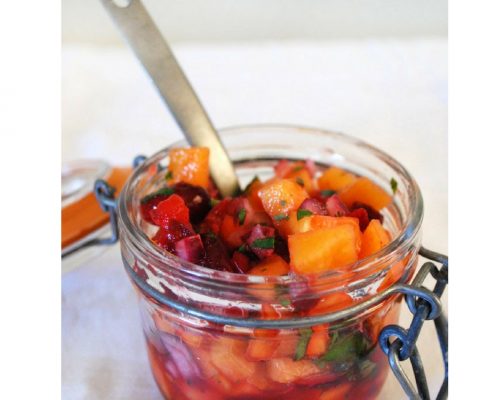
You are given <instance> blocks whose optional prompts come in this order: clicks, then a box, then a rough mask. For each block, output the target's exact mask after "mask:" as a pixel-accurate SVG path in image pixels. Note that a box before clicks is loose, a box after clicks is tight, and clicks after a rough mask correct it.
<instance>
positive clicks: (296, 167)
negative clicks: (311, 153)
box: [292, 165, 304, 172]
mask: <svg viewBox="0 0 495 400" xmlns="http://www.w3.org/2000/svg"><path fill="white" fill-rule="evenodd" d="M303 168H304V166H303V165H296V166H295V167H294V168H292V172H299V171H301V170H302V169H303Z"/></svg>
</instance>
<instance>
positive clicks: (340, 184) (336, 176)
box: [318, 167, 357, 192]
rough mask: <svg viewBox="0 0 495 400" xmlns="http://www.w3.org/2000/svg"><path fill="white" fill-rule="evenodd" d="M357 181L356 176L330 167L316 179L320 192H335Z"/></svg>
mask: <svg viewBox="0 0 495 400" xmlns="http://www.w3.org/2000/svg"><path fill="white" fill-rule="evenodd" d="M356 179H357V177H356V175H354V174H352V173H350V172H347V171H345V170H343V169H340V168H337V167H330V168H328V169H327V170H325V171H324V172H323V175H321V176H320V177H319V178H318V187H319V189H320V190H335V191H336V192H338V191H340V190H342V189H344V188H345V187H347V186H349V185H350V184H351V183H353V182H354V181H355V180H356Z"/></svg>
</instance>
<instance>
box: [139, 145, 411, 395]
mask: <svg viewBox="0 0 495 400" xmlns="http://www.w3.org/2000/svg"><path fill="white" fill-rule="evenodd" d="M208 170H209V151H208V149H207V148H198V147H193V148H178V149H173V150H171V151H170V153H169V164H168V169H167V170H166V171H165V172H164V181H163V185H162V187H161V188H159V189H158V190H156V191H153V192H152V193H149V194H147V195H146V196H144V197H142V198H141V200H140V217H141V219H142V221H143V224H145V225H147V226H148V227H149V229H147V230H146V232H147V234H148V233H149V232H152V233H149V238H150V239H151V241H152V242H153V243H154V244H155V245H156V246H158V247H159V248H160V249H162V250H163V252H166V254H169V253H172V254H174V255H176V256H178V257H179V258H180V259H182V260H184V261H188V262H190V263H194V264H196V265H200V266H203V267H206V268H209V269H212V270H216V271H224V272H229V273H235V274H243V275H249V276H253V277H281V276H288V277H297V278H298V280H299V281H300V282H303V284H302V285H294V286H288V287H284V286H282V285H277V284H273V283H260V284H253V290H252V296H253V297H256V298H257V302H258V303H259V304H260V306H259V307H257V308H251V309H249V310H246V309H241V308H237V307H230V308H229V307H223V308H221V307H213V306H212V308H211V311H214V312H219V313H224V314H225V315H231V316H239V317H245V318H249V317H252V318H258V319H274V320H277V319H282V318H294V317H311V316H316V315H322V314H328V313H331V312H335V311H339V310H342V309H344V308H347V307H349V306H352V305H354V304H356V303H357V302H358V301H362V300H363V299H365V298H366V296H364V295H363V296H355V295H353V294H352V293H351V292H345V291H333V292H332V291H331V290H330V291H329V292H328V294H326V295H324V296H311V295H308V294H311V293H312V292H316V289H315V288H316V285H317V284H318V277H319V276H321V274H324V273H331V272H332V271H339V272H340V273H343V274H344V276H347V277H348V280H349V281H352V279H353V277H354V276H353V275H354V273H355V271H354V269H353V268H354V267H355V265H356V263H357V262H358V261H359V260H362V259H365V258H372V257H373V254H375V253H376V252H378V251H379V250H380V249H382V248H384V247H385V246H386V245H387V244H388V243H389V242H390V241H391V240H392V235H391V233H390V232H389V231H388V230H387V229H386V228H385V227H384V216H383V215H382V214H381V213H380V211H381V210H383V209H384V208H385V207H387V206H388V205H389V204H390V203H391V201H392V196H393V194H395V192H396V190H397V182H396V181H395V180H394V179H392V180H391V192H392V193H391V194H390V193H389V192H387V191H386V190H384V189H383V188H381V187H380V186H378V185H377V184H375V183H374V182H373V181H371V180H370V179H368V178H366V177H363V176H358V175H356V174H353V173H351V172H349V171H347V170H344V169H341V168H338V167H336V166H330V167H322V166H317V165H315V163H313V162H312V161H311V160H306V161H289V160H280V161H278V162H277V164H276V165H275V167H274V176H273V177H272V178H271V179H268V180H266V181H264V182H263V181H261V180H260V179H259V178H258V177H254V178H253V179H252V181H251V182H250V183H249V184H248V185H247V186H246V188H245V189H244V190H243V191H242V193H240V194H239V195H238V196H236V197H233V198H223V199H222V198H220V195H219V193H218V190H216V188H215V185H214V184H213V182H212V181H211V180H210V178H209V173H208ZM406 264H407V260H401V261H400V262H396V263H394V264H393V265H392V266H391V267H390V268H388V269H384V266H383V265H382V269H384V270H385V273H384V274H383V279H381V280H379V284H378V285H377V286H376V287H375V288H374V292H375V293H378V292H379V291H381V290H384V289H385V288H387V287H389V286H390V285H392V284H393V283H395V282H397V281H398V280H399V279H401V278H402V276H403V275H404V273H405V270H406ZM187 265H188V263H184V266H185V267H184V268H187ZM356 274H357V272H356ZM260 287H261V288H263V289H264V290H263V291H261V290H256V289H259V288H260ZM313 287H315V288H313ZM148 300H149V299H148ZM146 307H147V308H148V311H149V314H150V315H151V316H152V318H149V317H145V318H144V319H146V318H147V319H148V321H147V322H145V329H144V330H145V336H146V341H147V348H148V355H149V359H150V363H151V367H152V371H153V375H154V377H155V380H156V382H157V384H158V386H159V388H160V390H161V392H162V394H163V395H164V396H165V397H166V398H167V399H169V400H185V399H201V400H210V399H211V400H214V399H215V400H222V399H239V400H240V399H281V398H284V399H308V400H312V399H315V400H316V399H318V400H331V399H373V398H376V397H377V396H378V393H379V390H380V389H381V386H382V384H383V382H384V380H385V377H386V375H387V370H388V365H387V360H386V357H385V356H384V354H383V353H382V352H381V350H380V348H379V345H377V341H378V335H379V332H380V330H381V329H382V328H383V327H384V326H385V325H387V324H390V323H395V322H396V321H397V318H398V308H399V302H398V298H397V297H391V298H389V299H388V300H386V301H384V302H383V303H381V304H380V305H379V306H377V307H375V308H374V309H372V310H370V311H369V312H368V313H367V314H366V315H364V316H360V317H359V318H355V319H352V320H349V321H347V322H345V323H340V324H322V325H316V326H312V327H310V328H301V329H258V328H256V329H247V328H235V327H230V326H220V325H219V324H213V323H208V322H204V321H202V322H198V321H196V322H197V323H196V325H195V324H194V323H184V321H183V320H181V317H180V316H179V315H177V314H173V313H170V312H168V311H167V310H166V309H164V308H163V307H162V306H160V305H158V304H156V302H149V303H148V304H147V305H146Z"/></svg>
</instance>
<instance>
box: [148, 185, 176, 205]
mask: <svg viewBox="0 0 495 400" xmlns="http://www.w3.org/2000/svg"><path fill="white" fill-rule="evenodd" d="M173 193H174V189H172V188H171V187H168V186H165V187H164V188H161V189H160V190H157V191H156V192H153V193H150V194H149V195H147V196H144V197H143V198H142V199H141V204H146V203H148V202H150V201H151V200H153V199H156V198H157V197H160V196H170V195H171V194H173Z"/></svg>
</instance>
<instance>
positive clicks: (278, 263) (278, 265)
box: [249, 254, 290, 276]
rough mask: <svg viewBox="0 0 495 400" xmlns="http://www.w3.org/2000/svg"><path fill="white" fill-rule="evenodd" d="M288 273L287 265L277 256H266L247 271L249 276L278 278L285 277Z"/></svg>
mask: <svg viewBox="0 0 495 400" xmlns="http://www.w3.org/2000/svg"><path fill="white" fill-rule="evenodd" d="M289 271H290V268H289V264H287V263H286V262H285V260H284V259H283V258H282V257H280V256H279V255H277V254H272V255H271V256H268V257H267V258H265V259H264V260H263V261H261V262H260V263H259V264H258V265H256V266H255V267H253V268H251V269H250V270H249V275H262V276H279V275H287V274H288V273H289Z"/></svg>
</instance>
